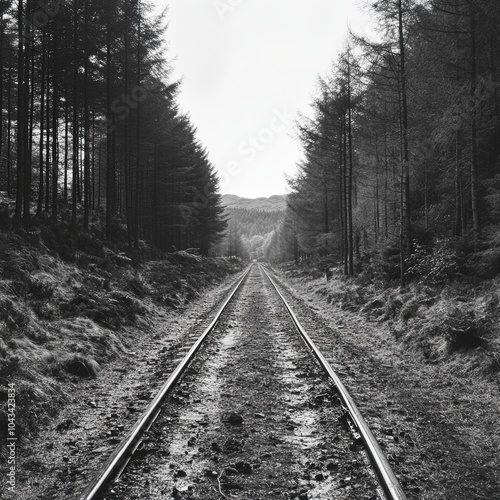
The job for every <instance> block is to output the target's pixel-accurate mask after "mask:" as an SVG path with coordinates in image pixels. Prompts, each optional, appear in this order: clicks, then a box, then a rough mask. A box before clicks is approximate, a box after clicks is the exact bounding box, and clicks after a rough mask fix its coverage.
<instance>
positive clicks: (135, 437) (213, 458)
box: [79, 264, 406, 500]
mask: <svg viewBox="0 0 500 500" xmlns="http://www.w3.org/2000/svg"><path fill="white" fill-rule="evenodd" d="M308 326H309V325H308ZM312 330H313V329H312V325H311V326H309V331H310V332H311V336H314V335H313V332H312ZM311 336H309V335H308V334H307V333H306V332H305V330H304V328H303V327H302V325H301V324H300V322H299V320H298V318H297V317H296V315H295V313H294V312H293V310H292V308H291V307H290V306H289V305H288V303H287V301H286V299H285V296H284V294H283V292H282V291H280V289H279V287H278V286H277V284H276V283H275V281H274V280H273V278H272V277H271V276H270V275H269V273H268V272H267V271H266V269H265V268H263V267H262V266H261V265H255V264H254V265H252V266H250V268H249V269H248V270H247V271H246V272H245V273H244V275H243V276H242V277H241V278H240V279H239V280H238V282H237V283H236V285H235V287H234V288H233V290H232V292H231V293H230V295H229V297H228V298H227V299H226V300H225V301H224V303H223V304H222V306H221V308H220V309H219V311H218V313H217V314H216V316H215V318H214V319H213V320H212V322H211V323H210V325H209V326H208V327H207V328H206V329H205V330H204V331H203V333H202V334H201V335H200V337H199V338H198V339H197V340H196V341H195V342H194V344H193V345H192V346H191V347H190V348H189V349H188V352H187V353H186V355H185V357H184V358H183V359H182V361H181V362H180V363H179V365H178V366H177V368H176V369H175V370H174V371H173V372H172V374H170V376H169V377H168V379H167V381H166V382H165V384H164V385H163V387H162V388H161V390H160V391H159V393H158V394H157V395H156V397H155V398H154V399H153V400H152V401H151V403H150V404H149V406H148V407H147V409H146V410H145V411H144V413H143V414H142V415H141V417H140V418H139V420H138V421H137V423H136V424H135V425H134V426H133V428H132V429H131V430H130V431H129V432H128V433H127V435H126V436H125V438H124V439H123V440H122V442H121V443H120V444H119V445H118V447H117V448H116V450H115V451H114V452H113V453H112V455H111V456H110V457H109V459H108V460H107V462H106V463H105V465H104V466H103V467H102V469H101V470H100V471H99V472H98V473H97V474H96V476H95V477H94V479H93V480H92V481H91V483H90V484H89V485H88V487H87V488H86V489H85V491H84V492H83V493H82V494H81V496H80V497H79V499H80V500H92V499H98V498H105V499H106V500H118V499H124V500H128V499H135V498H141V499H156V498H179V499H180V498H192V499H200V500H201V499H204V500H210V499H214V500H215V499H221V498H241V499H252V500H259V499H262V500H264V499H267V498H298V499H299V500H305V499H313V498H318V499H320V498H321V499H322V498H325V499H326V498H339V499H340V498H346V499H347V498H359V499H366V500H369V499H375V498H388V499H390V500H404V499H405V498H406V497H405V494H404V492H403V490H402V488H401V486H400V485H399V483H398V481H397V479H396V477H395V476H394V474H393V472H392V470H391V468H390V465H389V463H388V461H387V459H386V458H385V456H384V454H383V453H382V451H381V449H380V447H379V445H378V444H377V442H376V440H375V438H374V437H373V435H372V433H371V432H370V429H369V428H368V426H367V424H366V422H365V421H364V419H363V417H362V415H361V414H360V412H359V410H358V409H357V407H356V405H355V403H354V401H353V400H352V398H351V397H350V395H349V393H348V392H347V390H346V389H345V387H344V386H343V384H342V382H341V381H340V379H339V378H338V377H337V375H336V374H335V372H334V371H333V369H332V367H331V366H330V364H329V362H328V360H327V359H326V358H325V356H324V355H323V354H321V352H320V351H319V350H318V348H317V347H316V345H315V344H314V341H313V339H312V338H311ZM306 350H307V351H309V353H310V354H311V356H307V355H305V351H306ZM153 423H155V425H154V426H153V425H152V424H153ZM129 462H130V463H129ZM117 477H119V478H120V479H119V480H118V481H116V478H117Z"/></svg>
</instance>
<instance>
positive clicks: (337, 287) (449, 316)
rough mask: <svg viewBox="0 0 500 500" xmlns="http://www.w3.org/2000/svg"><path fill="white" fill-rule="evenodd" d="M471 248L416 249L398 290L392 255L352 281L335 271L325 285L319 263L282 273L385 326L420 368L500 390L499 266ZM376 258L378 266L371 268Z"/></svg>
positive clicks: (489, 254)
mask: <svg viewBox="0 0 500 500" xmlns="http://www.w3.org/2000/svg"><path fill="white" fill-rule="evenodd" d="M466 245H467V242H458V243H457V242H456V241H449V240H448V241H445V240H443V241H437V242H435V244H434V247H433V248H432V249H429V248H428V247H424V246H423V245H421V246H416V248H415V254H414V255H413V256H412V258H411V259H409V260H408V262H407V264H408V277H409V285H408V286H407V287H406V288H405V289H401V288H400V287H399V285H398V283H397V273H396V272H395V270H397V263H396V262H395V261H394V259H392V258H391V256H392V255H393V252H391V251H390V250H386V251H384V252H381V253H380V254H379V255H378V256H374V257H373V258H372V260H371V261H369V262H368V265H366V266H365V268H364V271H363V272H362V273H361V274H359V275H358V276H357V277H355V278H347V277H345V276H343V273H342V269H341V268H339V267H331V268H330V271H331V273H332V279H331V280H330V281H328V282H327V281H326V274H325V273H324V272H320V271H319V270H320V269H323V267H322V266H321V265H319V264H318V263H317V262H315V261H314V260H311V261H310V262H304V263H302V264H301V265H300V266H297V265H295V264H285V265H283V266H282V271H283V272H284V273H285V275H287V276H290V277H294V278H298V279H306V280H315V283H317V284H318V286H317V288H316V294H318V295H321V296H323V297H324V298H325V300H326V302H327V303H328V304H334V305H336V306H338V307H340V308H342V309H344V310H346V311H351V312H356V313H363V314H364V315H366V316H368V317H369V318H371V319H372V320H373V321H377V322H380V323H384V324H387V325H388V326H389V329H390V331H391V332H392V334H393V337H394V339H395V340H396V341H399V342H402V343H403V344H404V345H405V346H406V347H407V349H409V350H410V351H412V352H413V353H414V354H415V356H418V357H420V358H421V359H422V360H423V361H425V362H428V363H442V364H447V365H448V366H449V367H450V368H451V369H452V371H453V372H454V373H456V374H460V375H463V376H470V375H474V376H480V377H486V378H488V379H494V380H497V381H498V382H500V326H499V324H500V277H498V274H499V272H500V266H498V262H500V259H498V257H497V255H498V252H496V251H494V249H491V248H489V249H486V250H481V249H479V251H478V252H475V253H470V252H469V249H467V248H465V246H466ZM379 258H380V259H382V260H381V262H383V263H382V264H380V265H379V264H377V263H376V262H374V260H373V259H375V260H377V259H379ZM495 276H496V277H495Z"/></svg>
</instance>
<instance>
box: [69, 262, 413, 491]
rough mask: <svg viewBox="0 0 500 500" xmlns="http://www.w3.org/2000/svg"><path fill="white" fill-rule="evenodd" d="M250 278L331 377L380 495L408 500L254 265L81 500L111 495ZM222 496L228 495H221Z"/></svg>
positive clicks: (333, 375) (321, 360) (312, 347)
mask: <svg viewBox="0 0 500 500" xmlns="http://www.w3.org/2000/svg"><path fill="white" fill-rule="evenodd" d="M251 278H253V279H260V280H262V285H260V287H263V286H264V285H265V286H266V287H268V288H269V289H270V290H272V293H274V295H275V298H274V300H276V298H277V297H279V303H280V304H281V306H280V307H282V308H284V309H285V310H286V312H287V314H288V315H289V319H291V321H292V323H293V325H294V327H295V330H296V332H298V333H299V334H300V336H301V339H302V341H303V343H304V344H305V345H306V347H307V349H308V351H309V352H310V353H311V354H312V356H313V357H314V358H315V360H316V361H317V364H319V366H320V367H321V369H322V371H323V372H324V374H325V375H326V376H328V378H329V382H328V383H329V384H330V385H333V387H332V391H331V392H335V394H336V398H337V399H338V401H339V402H340V404H341V405H342V412H343V416H347V419H346V420H347V421H348V423H349V425H350V427H351V429H352V432H353V433H354V435H355V436H356V438H357V439H358V441H362V443H363V446H364V450H365V451H366V455H367V457H368V458H369V461H370V464H371V467H372V470H373V472H374V473H375V475H376V478H377V480H378V484H379V487H377V492H378V494H379V495H380V496H382V497H385V498H387V499H390V500H404V499H406V496H405V494H404V492H403V490H402V488H401V486H400V484H399V482H398V480H397V479H396V477H395V475H394V473H393V471H392V470H391V467H390V465H389V463H388V461H387V459H386V458H385V456H384V454H383V452H382V450H381V448H380V446H379V445H378V443H377V441H376V440H375V438H374V436H373V434H372V433H371V431H370V429H369V427H368V425H367V424H366V422H365V420H364V418H363V417H362V415H361V414H360V412H359V410H358V408H357V407H356V405H355V403H354V401H353V400H352V398H351V396H350V395H349V393H348V392H347V390H346V388H345V387H344V385H343V384H342V382H341V381H340V379H339V378H338V376H337V375H336V373H335V372H334V370H333V369H332V367H331V365H330V363H329V362H328V361H327V359H326V358H325V356H324V355H323V354H322V353H321V352H320V351H319V349H318V348H317V347H316V345H315V344H314V342H313V340H312V338H311V336H312V337H314V332H311V336H310V335H308V333H306V331H305V330H304V328H303V327H302V325H301V324H300V322H299V320H298V318H297V317H296V315H295V313H294V312H293V310H292V308H291V307H290V306H289V305H288V303H287V301H286V300H285V297H284V296H283V294H282V292H281V291H280V290H279V288H278V286H277V285H276V283H275V281H274V280H273V278H272V277H271V276H270V275H269V273H268V272H267V270H266V269H264V267H263V266H261V265H260V264H259V265H255V264H254V265H252V266H250V267H249V268H248V269H247V270H246V272H245V273H244V274H243V276H241V277H240V278H239V279H238V281H237V283H236V284H235V286H234V287H233V289H232V291H231V292H230V294H229V296H228V297H227V299H226V300H225V301H224V302H223V304H222V306H221V307H220V309H219V310H218V312H217V314H216V315H215V317H214V319H213V320H212V322H211V323H210V325H209V326H208V327H207V328H206V329H205V330H204V331H203V333H202V334H201V335H200V336H199V338H198V339H197V340H196V341H195V343H194V344H193V345H192V346H191V347H190V349H189V350H188V352H187V354H186V355H185V356H184V358H183V359H182V361H181V362H180V363H179V365H178V366H177V367H176V368H175V370H174V371H173V372H172V373H171V375H170V376H169V377H168V380H167V381H166V382H165V383H164V385H163V386H162V388H161V389H160V391H159V392H158V394H157V395H156V396H155V397H154V398H153V400H152V401H151V403H150V404H149V405H148V407H147V408H146V410H145V411H144V413H143V414H142V415H141V417H140V418H139V419H138V421H137V422H136V423H135V425H134V426H133V427H132V428H131V429H130V430H129V431H128V432H127V434H126V436H125V437H124V438H123V440H122V441H121V442H120V444H119V445H118V446H117V448H116V449H115V450H114V452H113V453H112V454H111V456H110V457H109V458H108V460H107V461H106V463H105V464H104V465H103V467H102V468H101V470H100V471H99V472H98V473H97V474H96V475H95V477H94V478H93V480H92V481H91V483H90V484H89V485H88V486H87V488H86V489H85V491H84V492H83V493H82V494H81V495H80V497H79V499H80V500H93V499H98V498H102V497H103V495H104V494H105V493H106V491H108V488H109V487H110V484H111V483H112V481H113V480H115V479H116V478H117V477H119V476H120V474H122V472H123V471H124V469H125V468H126V467H127V464H128V463H129V462H130V460H131V459H132V458H133V455H134V452H135V451H136V450H137V449H138V447H139V446H140V444H141V442H142V440H143V437H144V435H145V434H146V433H147V432H148V430H149V429H150V428H151V426H152V424H153V423H154V422H155V420H156V419H157V417H158V416H159V415H160V413H161V412H162V411H163V409H164V407H165V405H168V404H169V401H168V398H169V396H171V394H172V393H173V391H174V389H175V388H176V387H177V385H178V384H179V382H180V381H181V380H182V379H183V376H184V375H185V374H186V372H187V370H188V368H189V367H190V366H191V365H192V364H193V362H194V360H195V358H196V357H197V354H198V353H199V351H200V349H201V348H202V347H203V346H204V345H205V344H206V342H207V341H208V339H210V338H211V337H212V334H214V332H215V331H216V329H217V327H218V325H219V323H220V322H221V319H222V318H224V314H225V313H226V311H227V310H228V309H229V308H230V305H232V303H233V302H234V301H236V300H237V297H238V293H239V292H240V290H241V289H242V288H243V286H244V284H245V283H246V282H248V280H249V279H251ZM281 341H282V342H287V340H286V339H283V340H281ZM264 382H265V380H264ZM296 382H298V381H296ZM219 487H220V482H219ZM220 492H221V494H222V490H220ZM222 496H225V495H223V494H222ZM144 498H146V497H144ZM321 498H323V497H321ZM324 498H330V496H329V495H328V494H327V493H326V495H325V497H324Z"/></svg>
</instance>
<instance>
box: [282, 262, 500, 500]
mask: <svg viewBox="0 0 500 500" xmlns="http://www.w3.org/2000/svg"><path fill="white" fill-rule="evenodd" d="M287 271H288V272H286V271H283V270H282V271H278V273H279V276H280V277H281V278H280V279H281V282H282V284H284V285H286V287H285V288H286V289H288V290H289V294H287V298H290V300H291V303H292V305H294V307H296V311H298V312H299V314H301V316H300V317H301V319H302V318H304V317H310V318H311V321H313V323H312V324H314V325H318V324H320V323H321V322H324V324H325V325H328V327H329V328H331V329H332V330H333V331H334V332H336V333H335V342H334V344H333V347H332V349H333V357H334V359H335V361H334V363H333V364H334V368H336V369H337V370H338V372H339V374H340V375H341V378H342V379H343V381H345V383H346V385H347V388H348V389H349V390H350V391H351V394H352V395H353V397H354V399H355V400H356V402H357V403H358V405H359V407H360V409H361V411H362V413H363V414H364V416H365V418H366V419H367V421H368V424H369V425H370V426H371V428H372V430H373V431H374V433H375V435H376V437H377V439H378V440H379V442H380V443H381V444H382V447H383V449H384V450H385V451H386V453H387V454H388V456H389V460H390V461H391V463H392V464H393V466H394V468H395V472H396V473H397V475H398V477H399V478H400V479H401V480H402V483H403V486H404V488H405V489H406V491H407V493H409V495H410V498H419V499H433V500H434V499H446V500H452V499H456V500H471V499H481V498H500V475H499V474H498V471H499V470H500V457H499V455H498V449H500V422H499V421H498V414H499V413H500V397H499V393H498V388H499V387H498V372H497V371H495V370H492V369H491V368H490V367H489V365H488V362H491V358H492V357H494V356H495V352H496V351H495V339H496V338H497V337H496V336H497V335H498V333H497V332H498V330H497V328H496V326H495V325H493V327H492V328H489V327H488V323H486V324H484V325H483V326H484V327H485V329H483V330H481V331H482V334H481V336H482V335H484V343H483V344H481V347H479V346H478V345H475V346H474V345H471V344H466V345H465V346H463V345H462V346H460V347H458V346H457V345H456V344H453V340H452V337H451V338H450V337H448V336H446V335H443V336H441V334H442V333H443V331H444V332H446V331H450V330H451V331H453V330H454V329H458V333H457V334H461V331H460V328H459V326H458V325H459V324H462V323H463V322H464V321H465V320H464V316H462V315H461V314H459V313H457V312H456V309H454V308H453V306H456V307H457V308H459V309H460V311H462V314H463V315H465V316H466V317H468V318H469V321H470V322H471V323H472V324H476V323H475V322H476V321H477V320H478V318H479V317H480V314H479V313H478V309H480V307H483V305H486V304H488V303H489V304H490V306H491V305H494V304H495V303H496V301H495V300H494V299H493V302H491V301H489V300H486V299H487V297H491V296H493V297H494V295H495V294H496V293H497V290H495V287H494V283H489V284H484V289H483V290H478V289H476V290H475V291H474V290H467V289H465V287H464V288H462V294H461V295H460V297H462V301H460V300H458V297H457V296H456V295H455V293H456V291H457V290H459V289H460V287H458V286H456V285H455V286H453V287H449V288H448V289H447V290H446V289H444V290H442V291H441V293H439V294H437V296H435V298H434V301H433V302H428V303H427V302H424V303H421V304H420V305H419V306H418V307H416V308H414V309H412V310H413V314H412V315H406V313H403V311H404V310H405V308H404V306H405V304H408V302H410V301H413V300H415V296H413V298H410V294H411V291H410V292H408V293H407V295H405V296H404V297H400V295H401V294H400V292H399V291H398V290H388V291H377V290H375V289H370V288H366V287H365V288H364V289H363V287H362V286H360V285H359V284H355V283H353V282H352V281H346V280H344V279H342V278H338V279H337V278H335V277H334V278H333V279H332V280H331V281H330V282H328V283H326V279H325V276H324V275H320V274H318V275H316V276H311V275H310V273H305V272H303V271H297V270H295V269H294V270H291V269H288V270H287ZM452 290H454V292H452ZM362 294H363V295H364V298H359V299H352V297H353V296H354V297H356V296H360V295H362ZM377 294H378V295H379V296H378V297H377ZM398 296H399V300H400V301H401V302H398V304H397V306H396V307H395V306H394V301H395V299H396V297H398ZM293 297H295V299H293ZM391 298H392V299H391ZM374 300H375V301H376V303H375V304H374V303H373V301H374ZM448 307H449V308H448ZM495 307H496V306H495ZM467 309H469V313H467ZM415 310H416V313H415ZM391 311H393V312H391ZM438 311H439V312H440V314H439V315H438ZM493 311H494V312H493V313H492V314H496V312H495V311H496V309H493ZM402 315H403V316H405V315H406V320H405V319H403V317H402ZM494 317H496V316H493V318H494ZM439 318H442V320H440V319H439ZM455 321H456V323H455ZM430 325H435V328H436V330H435V331H434V334H433V335H429V331H427V330H426V327H430ZM306 328H307V326H306ZM395 332H399V333H397V334H395ZM463 333H464V335H468V334H469V335H470V334H472V335H474V333H476V332H475V330H474V331H468V330H467V328H464V332H463ZM423 342H424V343H425V342H430V343H432V344H434V343H435V344H436V345H443V346H447V345H448V343H450V344H451V346H448V347H446V349H445V348H442V349H440V350H439V352H440V355H429V353H428V352H427V353H426V350H425V349H423V347H422V343H423ZM487 342H489V343H490V344H488V343H487ZM488 345H489V347H488ZM484 360H486V368H485V366H484V365H482V364H481V363H482V362H483V361H484Z"/></svg>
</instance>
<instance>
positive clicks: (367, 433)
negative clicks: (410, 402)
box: [259, 264, 406, 500]
mask: <svg viewBox="0 0 500 500" xmlns="http://www.w3.org/2000/svg"><path fill="white" fill-rule="evenodd" d="M259 266H260V268H261V269H262V270H263V271H264V274H265V275H266V276H267V278H268V279H269V281H270V282H271V284H272V285H273V287H274V289H275V290H276V292H277V293H278V295H279V296H280V298H281V300H282V301H283V304H284V305H285V308H286V310H287V311H288V314H289V315H290V317H291V318H292V321H293V323H294V324H295V327H296V329H297V330H298V332H299V333H300V335H301V336H302V338H303V340H304V342H305V343H306V345H307V346H308V347H309V349H310V350H311V351H312V353H313V354H314V356H315V357H316V359H317V360H318V362H319V364H320V365H321V367H322V368H323V369H324V370H325V371H326V372H327V373H328V376H329V377H330V378H331V379H332V381H333V383H334V384H335V386H336V387H337V390H338V393H339V397H340V399H341V401H342V403H343V405H344V406H345V408H346V409H347V411H348V412H349V415H350V417H351V419H352V421H353V422H354V425H355V426H356V428H357V430H358V432H359V434H360V436H361V439H362V440H363V442H364V444H365V447H366V451H367V453H368V456H369V458H370V461H371V463H372V466H373V468H374V469H375V472H376V474H377V476H378V479H379V482H380V485H381V486H382V489H383V490H384V493H385V495H386V496H387V497H388V499H389V500H406V495H405V493H404V491H403V488H402V487H401V485H400V483H399V481H398V479H397V478H396V476H395V474H394V472H393V470H392V468H391V466H390V464H389V462H388V460H387V458H386V457H385V455H384V452H383V451H382V449H381V448H380V445H379V444H378V442H377V440H376V439H375V436H374V435H373V433H372V431H371V430H370V428H369V427H368V424H367V423H366V421H365V419H364V418H363V416H362V415H361V412H360V411H359V409H358V407H357V406H356V404H355V403H354V400H353V399H352V397H351V395H350V394H349V392H348V391H347V389H346V388H345V386H344V384H343V383H342V382H341V380H340V378H339V377H338V375H337V374H336V373H335V371H334V370H333V368H332V366H331V365H330V363H329V362H328V361H327V359H326V358H325V357H324V356H323V354H321V352H320V351H319V349H318V348H317V347H316V345H315V344H314V342H313V341H312V339H311V337H309V335H308V334H307V332H306V331H305V330H304V328H303V327H302V325H301V324H300V322H299V320H298V319H297V316H295V313H294V312H293V310H292V308H291V307H290V305H289V304H288V302H287V301H286V300H285V297H284V296H283V294H282V293H281V292H280V290H279V288H278V286H277V285H276V283H275V282H274V280H273V279H272V278H271V276H270V275H269V273H268V272H267V270H266V269H265V268H264V266H262V265H260V264H259Z"/></svg>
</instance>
